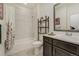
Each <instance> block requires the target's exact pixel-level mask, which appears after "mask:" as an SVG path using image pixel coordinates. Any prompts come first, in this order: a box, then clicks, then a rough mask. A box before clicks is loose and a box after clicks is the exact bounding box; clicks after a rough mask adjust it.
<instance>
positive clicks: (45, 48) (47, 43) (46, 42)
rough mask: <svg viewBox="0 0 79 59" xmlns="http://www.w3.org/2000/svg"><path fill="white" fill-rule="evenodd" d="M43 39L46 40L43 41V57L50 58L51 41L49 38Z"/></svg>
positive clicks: (51, 50)
mask: <svg viewBox="0 0 79 59" xmlns="http://www.w3.org/2000/svg"><path fill="white" fill-rule="evenodd" d="M44 39H47V40H44V42H43V55H44V56H52V55H53V53H52V52H53V46H52V41H51V39H50V38H47V37H44Z"/></svg>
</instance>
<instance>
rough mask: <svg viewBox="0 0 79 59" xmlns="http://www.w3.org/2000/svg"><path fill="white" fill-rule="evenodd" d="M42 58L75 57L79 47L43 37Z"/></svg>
mask: <svg viewBox="0 0 79 59" xmlns="http://www.w3.org/2000/svg"><path fill="white" fill-rule="evenodd" d="M43 55H44V56H77V55H79V45H77V44H73V43H70V42H65V41H61V40H59V39H55V38H50V37H46V36H43Z"/></svg>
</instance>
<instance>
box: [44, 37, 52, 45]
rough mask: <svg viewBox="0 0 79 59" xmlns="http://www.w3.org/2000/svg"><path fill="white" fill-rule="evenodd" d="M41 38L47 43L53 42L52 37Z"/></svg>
mask: <svg viewBox="0 0 79 59" xmlns="http://www.w3.org/2000/svg"><path fill="white" fill-rule="evenodd" d="M43 39H44V41H45V42H48V43H50V44H53V40H52V38H49V37H45V36H43Z"/></svg>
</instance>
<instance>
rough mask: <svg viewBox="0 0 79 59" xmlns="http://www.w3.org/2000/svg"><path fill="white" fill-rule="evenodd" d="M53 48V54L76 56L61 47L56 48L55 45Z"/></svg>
mask: <svg viewBox="0 0 79 59" xmlns="http://www.w3.org/2000/svg"><path fill="white" fill-rule="evenodd" d="M54 48H55V56H76V55H74V54H72V53H69V52H67V51H65V50H63V49H60V48H57V47H54Z"/></svg>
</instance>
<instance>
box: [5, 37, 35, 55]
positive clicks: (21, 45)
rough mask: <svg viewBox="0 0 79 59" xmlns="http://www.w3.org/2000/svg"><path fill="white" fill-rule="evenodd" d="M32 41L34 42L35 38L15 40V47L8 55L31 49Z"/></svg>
mask: <svg viewBox="0 0 79 59" xmlns="http://www.w3.org/2000/svg"><path fill="white" fill-rule="evenodd" d="M32 42H34V40H33V38H25V39H19V40H15V44H14V47H13V48H12V49H11V50H10V51H9V52H8V53H6V55H16V54H17V53H19V52H22V51H28V50H30V49H32V48H33V45H32Z"/></svg>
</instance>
